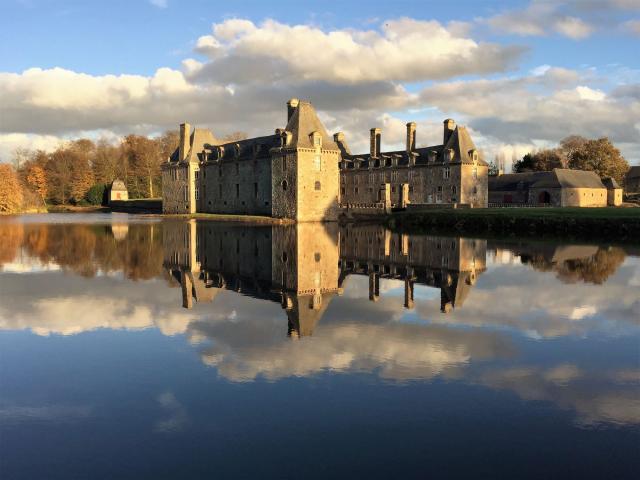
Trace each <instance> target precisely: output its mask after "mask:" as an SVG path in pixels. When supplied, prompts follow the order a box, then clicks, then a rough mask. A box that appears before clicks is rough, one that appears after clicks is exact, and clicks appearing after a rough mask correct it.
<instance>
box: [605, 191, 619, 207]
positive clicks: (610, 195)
mask: <svg viewBox="0 0 640 480" xmlns="http://www.w3.org/2000/svg"><path fill="white" fill-rule="evenodd" d="M607 205H609V206H611V207H619V206H620V205H622V189H621V188H611V189H608V190H607Z"/></svg>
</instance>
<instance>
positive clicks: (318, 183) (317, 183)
mask: <svg viewBox="0 0 640 480" xmlns="http://www.w3.org/2000/svg"><path fill="white" fill-rule="evenodd" d="M314 188H315V189H316V190H318V191H319V190H320V188H321V186H320V182H316V183H315V186H314Z"/></svg>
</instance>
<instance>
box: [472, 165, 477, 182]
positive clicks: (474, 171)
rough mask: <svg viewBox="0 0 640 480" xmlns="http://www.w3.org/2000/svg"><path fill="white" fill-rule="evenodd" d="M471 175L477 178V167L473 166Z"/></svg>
mask: <svg viewBox="0 0 640 480" xmlns="http://www.w3.org/2000/svg"><path fill="white" fill-rule="evenodd" d="M471 175H472V176H473V178H474V180H475V179H477V178H478V167H473V170H472V172H471Z"/></svg>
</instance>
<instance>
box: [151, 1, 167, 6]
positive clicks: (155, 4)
mask: <svg viewBox="0 0 640 480" xmlns="http://www.w3.org/2000/svg"><path fill="white" fill-rule="evenodd" d="M149 3H150V4H151V5H153V6H154V7H157V8H167V7H168V6H169V0H149Z"/></svg>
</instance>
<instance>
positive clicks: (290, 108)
mask: <svg viewBox="0 0 640 480" xmlns="http://www.w3.org/2000/svg"><path fill="white" fill-rule="evenodd" d="M299 103H300V100H298V99H297V98H292V99H291V100H289V101H288V102H287V123H288V122H289V120H291V117H293V114H294V113H295V111H296V108H298V104H299Z"/></svg>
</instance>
